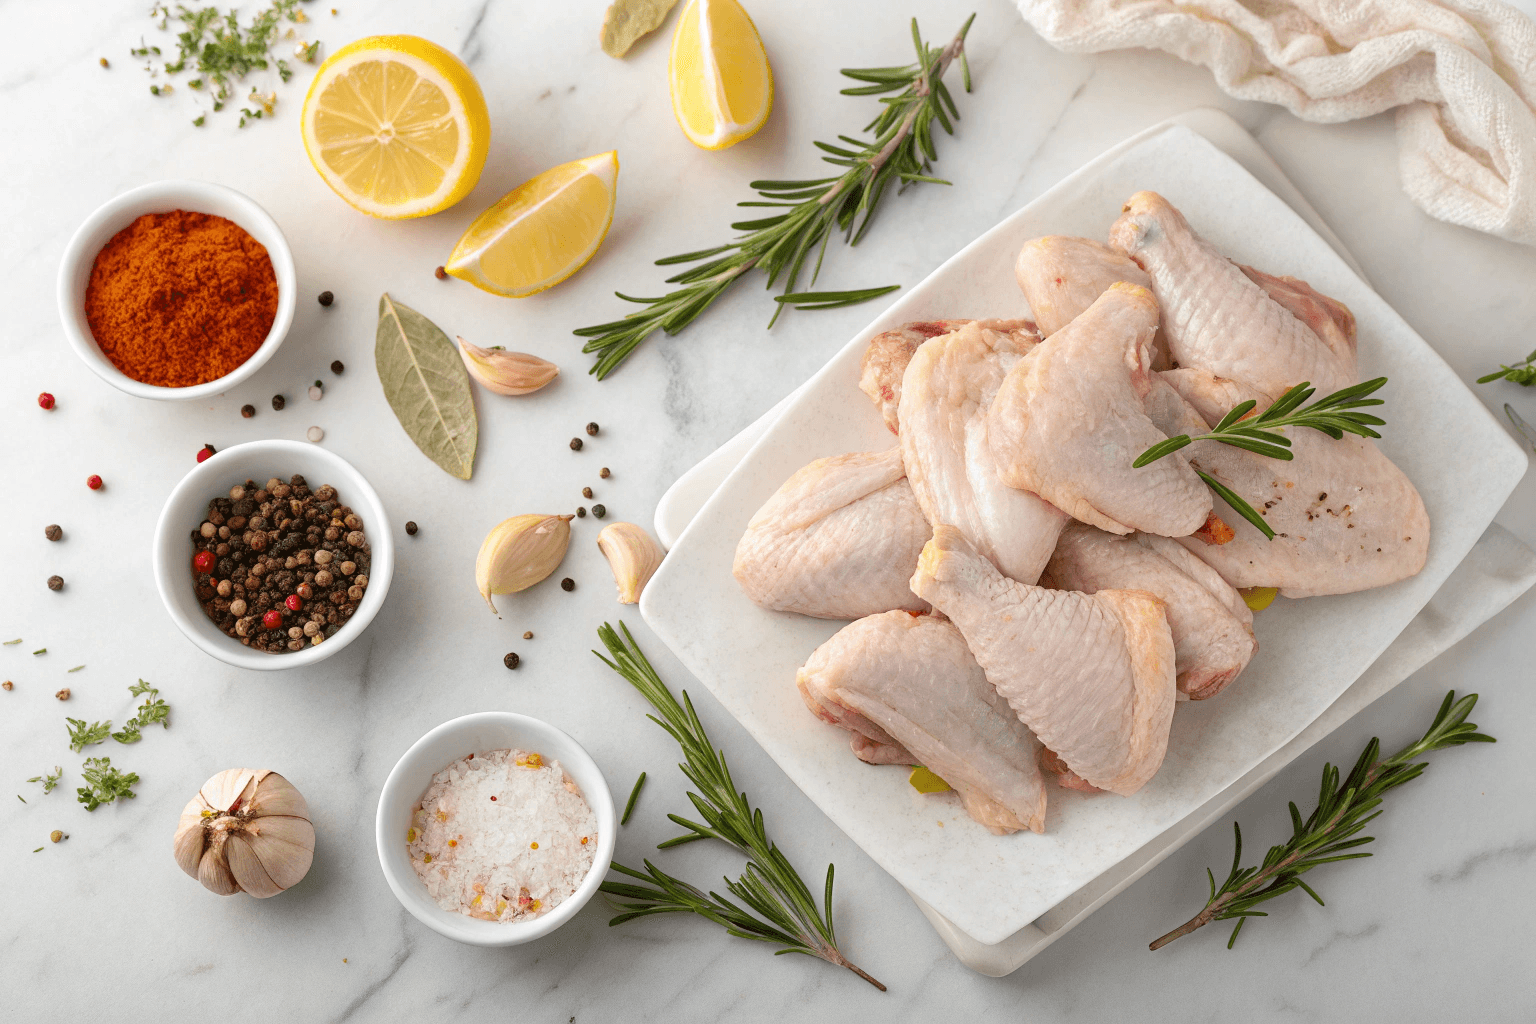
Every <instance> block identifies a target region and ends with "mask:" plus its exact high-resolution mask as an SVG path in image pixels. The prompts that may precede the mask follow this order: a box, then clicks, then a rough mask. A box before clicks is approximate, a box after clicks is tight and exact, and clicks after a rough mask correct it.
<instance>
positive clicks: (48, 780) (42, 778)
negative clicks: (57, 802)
mask: <svg viewBox="0 0 1536 1024" xmlns="http://www.w3.org/2000/svg"><path fill="white" fill-rule="evenodd" d="M63 777H64V769H63V768H60V767H58V766H57V765H55V766H54V768H53V774H52V775H34V776H32V777H31V778H30V779H28V780H27V781H28V782H41V783H42V784H43V795H44V796H47V795H48V794H49V793H52V792H53V787H54V786H57V785H58V784H59V780H60V779H62V778H63ZM22 803H26V801H25V800H23V801H22Z"/></svg>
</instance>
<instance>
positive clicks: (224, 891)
mask: <svg viewBox="0 0 1536 1024" xmlns="http://www.w3.org/2000/svg"><path fill="white" fill-rule="evenodd" d="M173 850H174V852H175V855H176V863H177V864H178V865H180V866H181V869H182V870H183V871H185V872H186V873H187V874H189V875H191V876H192V877H193V878H196V879H197V880H198V881H199V882H201V883H202V884H203V886H204V887H205V888H207V889H208V890H209V891H210V892H215V893H218V894H219V895H220V896H231V895H233V894H235V893H237V892H246V893H249V894H250V895H252V896H255V897H257V898H258V899H265V898H267V897H269V896H276V895H277V894H278V893H280V892H282V891H283V890H285V889H288V888H290V887H292V886H294V885H296V884H298V882H299V880H300V879H302V878H303V877H304V876H305V875H306V874H308V873H309V866H310V864H311V863H312V862H313V860H314V855H315V827H314V825H312V824H310V820H309V805H308V804H307V803H305V802H304V797H303V795H302V794H300V793H299V791H298V790H297V789H295V788H294V787H293V784H292V783H290V782H289V781H288V780H287V779H285V778H283V777H282V776H281V775H279V774H277V773H276V772H273V771H267V770H257V769H253V768H231V769H229V770H228V771H223V772H220V773H219V774H217V775H215V776H214V777H213V778H211V779H209V780H208V781H207V782H205V783H204V784H203V788H202V789H200V790H199V791H198V794H197V796H195V797H193V798H192V800H191V801H190V802H189V803H188V804H187V806H186V807H184V808H182V812H181V821H180V823H179V824H178V826H177V828H176V839H175V842H174V844H173Z"/></svg>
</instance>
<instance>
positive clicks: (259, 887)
mask: <svg viewBox="0 0 1536 1024" xmlns="http://www.w3.org/2000/svg"><path fill="white" fill-rule="evenodd" d="M224 856H225V858H226V859H227V860H228V861H229V873H230V874H232V875H234V876H235V882H236V883H238V884H239V886H240V888H241V889H243V890H244V891H245V892H247V893H249V894H250V895H252V896H255V897H256V898H257V899H259V900H264V899H267V898H268V897H271V896H276V895H277V894H278V893H280V892H282V891H283V887H282V886H280V885H278V884H277V883H276V882H274V881H272V876H271V875H269V874H267V869H266V868H265V867H263V866H262V862H261V858H260V857H258V856H256V851H255V850H252V849H251V844H250V843H249V842H248V841H247V840H246V836H245V834H244V833H240V832H235V833H232V834H231V835H230V837H229V839H227V840H226V841H225V843H224Z"/></svg>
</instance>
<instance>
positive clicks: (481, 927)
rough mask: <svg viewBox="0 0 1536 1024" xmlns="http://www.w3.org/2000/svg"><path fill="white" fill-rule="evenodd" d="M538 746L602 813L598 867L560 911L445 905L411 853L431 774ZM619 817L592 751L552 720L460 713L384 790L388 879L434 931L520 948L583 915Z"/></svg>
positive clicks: (383, 855) (381, 836)
mask: <svg viewBox="0 0 1536 1024" xmlns="http://www.w3.org/2000/svg"><path fill="white" fill-rule="evenodd" d="M506 749H518V750H533V751H538V752H539V753H540V754H542V755H543V756H544V759H545V760H546V761H559V762H560V767H561V768H563V769H565V771H566V772H567V773H569V774H570V776H571V778H573V779H575V780H576V785H577V786H579V787H581V795H582V796H584V797H586V800H587V805H588V806H589V807H591V808H592V811H593V813H595V814H596V815H597V849H596V850H595V851H594V852H593V860H592V869H591V870H590V871H588V872H587V877H586V878H584V879H582V882H581V885H580V886H579V887H578V888H577V889H576V892H575V893H574V894H573V895H572V896H571V897H570V898H569V899H567V900H566V901H565V902H563V903H561V904H560V905H559V906H558V907H556V908H555V909H554V910H551V911H549V912H548V913H547V914H542V915H540V916H538V917H535V918H533V919H532V920H529V921H511V922H507V923H505V924H503V923H501V922H497V921H481V920H478V919H476V918H473V917H468V916H466V915H464V914H459V913H455V912H453V911H449V910H444V909H443V908H442V907H439V906H438V905H437V903H436V901H434V900H433V899H432V897H431V895H430V894H429V893H428V892H427V887H426V886H425V885H423V884H422V882H421V879H420V878H418V877H416V870H415V869H414V868H413V867H411V858H410V854H409V853H408V852H407V850H406V842H405V833H406V829H408V828H410V825H411V814H412V812H413V811H414V810H415V809H416V805H417V804H419V803H420V802H421V797H422V795H423V794H424V793H426V791H427V786H428V785H430V784H431V782H432V776H434V775H436V774H437V773H438V772H440V771H442V770H443V769H444V768H446V767H448V766H449V765H450V764H452V763H453V762H455V761H457V760H458V759H459V758H461V757H463V756H464V755H466V754H482V753H485V752H486V751H490V750H506ZM617 828H618V815H617V814H616V813H615V812H614V809H613V794H612V793H610V792H609V790H608V783H607V782H606V781H604V779H603V773H602V772H601V771H599V770H598V767H597V764H596V763H595V762H594V761H593V760H592V758H591V756H590V755H588V754H587V752H586V751H585V750H584V749H582V746H581V744H579V743H577V742H576V741H575V740H573V739H572V738H571V737H570V736H568V735H566V734H565V733H563V732H561V731H560V730H559V729H556V728H555V727H554V726H552V725H550V724H548V723H547V722H541V721H539V720H538V719H537V718H529V717H528V716H527V715H515V714H512V713H511V712H509V711H482V712H481V713H479V714H476V715H465V716H464V717H463V718H455V719H453V720H452V721H450V722H444V723H443V724H442V725H440V726H438V727H437V728H436V729H433V730H432V731H431V732H429V733H427V734H426V735H425V736H423V737H422V738H421V739H419V740H417V741H416V742H415V743H414V744H413V745H412V746H411V749H409V750H407V751H406V752H405V755H404V756H403V757H401V758H400V760H399V761H398V762H397V763H396V764H395V767H394V769H393V770H392V771H391V772H390V773H389V778H387V779H385V780H384V791H383V792H382V793H380V794H379V815H378V824H377V834H378V836H377V837H378V844H379V864H380V866H382V867H383V869H384V878H385V880H386V881H387V882H389V887H390V889H392V890H393V891H394V894H395V897H396V898H397V899H399V901H400V903H401V905H402V906H404V907H405V909H406V910H409V911H410V912H411V914H412V915H413V916H414V917H415V918H416V919H417V920H418V921H420V922H421V923H422V924H424V925H426V926H427V927H428V928H431V929H432V930H433V931H435V932H437V933H439V934H441V935H446V936H447V937H448V938H450V939H456V940H457V941H459V942H467V943H469V944H470V945H473V946H516V945H519V944H521V943H524V942H531V941H533V940H534V939H537V938H541V937H542V936H545V935H548V934H549V933H550V932H552V931H554V930H555V929H556V928H559V927H560V926H561V925H562V924H564V923H565V922H567V921H569V920H570V919H571V918H573V917H575V916H576V912H577V911H579V910H580V909H581V908H582V905H583V904H585V903H586V902H587V901H588V900H589V899H591V898H592V894H593V893H595V892H597V887H598V886H599V885H601V884H602V881H603V876H604V875H606V874H607V873H608V864H609V862H610V861H612V860H613V844H614V839H615V836H614V833H615V832H616V831H617Z"/></svg>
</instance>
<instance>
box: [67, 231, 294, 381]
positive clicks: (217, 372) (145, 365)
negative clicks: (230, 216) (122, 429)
mask: <svg viewBox="0 0 1536 1024" xmlns="http://www.w3.org/2000/svg"><path fill="white" fill-rule="evenodd" d="M85 318H86V322H87V323H88V324H90V328H91V335H92V336H93V337H94V338H95V339H96V344H97V345H98V346H100V348H101V352H102V355H104V356H106V357H107V359H109V360H111V362H112V365H113V366H116V367H117V368H118V369H119V370H121V371H122V372H123V373H124V374H125V375H127V376H129V377H132V378H133V379H134V380H136V381H140V382H142V383H145V384H153V385H156V386H158V387H171V388H185V387H191V386H193V385H194V384H205V383H207V382H208V381H211V380H216V379H217V378H219V377H222V376H224V375H225V374H227V373H230V372H232V371H234V370H235V368H236V367H238V366H239V365H240V364H241V363H243V362H245V361H246V360H247V359H249V358H250V357H251V356H252V355H253V354H255V352H256V350H257V349H258V348H260V347H261V343H262V342H263V341H265V340H266V338H267V333H268V332H269V331H271V329H272V321H273V320H275V319H276V318H277V275H276V273H275V272H274V271H273V269H272V260H271V259H270V258H269V257H268V256H267V250H266V247H265V246H263V245H262V244H261V243H260V242H258V241H256V239H254V238H252V237H251V236H250V235H249V234H248V233H247V232H246V231H245V229H244V228H242V227H240V226H239V225H238V224H236V223H235V222H233V221H231V220H227V219H225V218H223V217H216V216H213V215H212V214H207V213H194V212H192V211H190V210H172V211H171V212H170V213H146V214H145V215H144V216H142V217H140V218H139V219H137V220H135V221H134V222H133V223H132V224H129V225H128V226H127V227H126V228H124V229H123V230H121V231H119V232H118V233H117V234H115V235H113V236H112V240H111V241H109V242H108V243H107V244H106V245H104V246H102V249H101V251H100V252H99V253H97V254H96V262H95V263H94V264H93V265H92V267H91V280H90V283H89V284H88V285H87V286H86V289H85Z"/></svg>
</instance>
